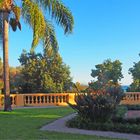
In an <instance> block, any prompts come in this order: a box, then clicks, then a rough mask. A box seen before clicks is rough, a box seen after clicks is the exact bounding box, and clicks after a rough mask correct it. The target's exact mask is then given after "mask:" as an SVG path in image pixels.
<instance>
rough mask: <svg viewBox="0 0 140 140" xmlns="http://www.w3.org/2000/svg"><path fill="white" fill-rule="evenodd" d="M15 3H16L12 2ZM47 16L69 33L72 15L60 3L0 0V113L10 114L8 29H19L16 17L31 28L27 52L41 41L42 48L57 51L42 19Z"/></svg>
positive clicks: (48, 26)
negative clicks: (0, 81)
mask: <svg viewBox="0 0 140 140" xmlns="http://www.w3.org/2000/svg"><path fill="white" fill-rule="evenodd" d="M16 2H17V3H16ZM47 13H48V14H49V15H50V16H51V17H52V19H55V21H56V23H57V24H58V25H60V26H62V28H63V29H64V33H65V34H66V33H71V32H72V30H73V24H74V20H73V16H72V14H71V12H70V10H69V9H68V8H67V7H66V6H65V5H64V4H63V3H62V1H61V0H20V1H19V0H0V38H1V40H3V68H4V94H5V103H4V110H5V111H11V103H10V87H9V64H8V30H9V25H10V26H11V27H12V29H13V31H16V30H17V28H19V29H20V30H21V24H20V17H21V16H22V18H23V19H24V21H25V22H26V23H27V24H29V25H30V27H31V28H32V29H33V41H32V47H31V51H33V50H34V48H35V47H36V46H37V45H38V43H39V42H40V41H43V43H44V47H45V48H46V47H52V48H54V49H55V50H57V48H58V43H57V40H56V36H55V31H54V28H53V25H52V22H51V21H48V20H47V18H46V15H47Z"/></svg>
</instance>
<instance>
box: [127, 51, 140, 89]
mask: <svg viewBox="0 0 140 140" xmlns="http://www.w3.org/2000/svg"><path fill="white" fill-rule="evenodd" d="M139 56H140V54H139ZM129 74H131V75H132V77H133V82H132V83H131V85H130V87H129V88H128V91H133V92H140V61H138V62H137V63H136V62H135V63H134V65H133V67H132V68H130V69H129Z"/></svg>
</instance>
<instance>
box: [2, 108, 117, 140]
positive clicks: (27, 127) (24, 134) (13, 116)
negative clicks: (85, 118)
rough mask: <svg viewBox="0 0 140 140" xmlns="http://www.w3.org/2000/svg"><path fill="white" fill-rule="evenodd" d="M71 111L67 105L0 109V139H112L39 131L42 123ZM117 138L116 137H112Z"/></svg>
mask: <svg viewBox="0 0 140 140" xmlns="http://www.w3.org/2000/svg"><path fill="white" fill-rule="evenodd" d="M70 113H73V110H72V109H71V108H68V107H57V108H39V109H35V108H34V109H16V110H13V111H12V112H3V111H0V139H2V140H5V139H6V140H7V139H11V140H16V139H18V140H19V139H22V140H39V139H47V140H87V139H88V140H93V139H94V140H109V139H110V140H112V138H104V137H96V136H86V135H78V134H65V133H56V132H46V131H40V130H39V128H41V127H42V126H43V125H45V124H47V123H49V122H51V121H53V120H55V119H58V118H60V117H63V116H65V115H68V114H70ZM113 140H117V139H113Z"/></svg>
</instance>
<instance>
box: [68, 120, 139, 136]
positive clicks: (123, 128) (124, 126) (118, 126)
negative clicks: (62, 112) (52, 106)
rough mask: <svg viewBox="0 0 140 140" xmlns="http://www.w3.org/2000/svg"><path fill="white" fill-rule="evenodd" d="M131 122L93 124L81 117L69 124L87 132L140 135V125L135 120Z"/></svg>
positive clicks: (70, 121)
mask: <svg viewBox="0 0 140 140" xmlns="http://www.w3.org/2000/svg"><path fill="white" fill-rule="evenodd" d="M130 121H131V120H129V121H125V122H123V121H120V122H106V123H102V122H92V121H90V120H85V119H81V118H79V117H76V118H73V119H71V120H69V121H68V122H67V126H68V127H73V128H80V129H87V130H102V131H114V132H123V133H134V134H140V125H139V123H136V121H134V120H133V123H128V122H130Z"/></svg>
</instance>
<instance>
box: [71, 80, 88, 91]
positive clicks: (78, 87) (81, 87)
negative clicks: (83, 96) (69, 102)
mask: <svg viewBox="0 0 140 140" xmlns="http://www.w3.org/2000/svg"><path fill="white" fill-rule="evenodd" d="M87 88H88V85H84V84H81V83H80V82H76V83H72V84H71V89H70V91H69V92H73V93H77V92H79V93H82V92H85V91H86V89H87Z"/></svg>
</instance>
